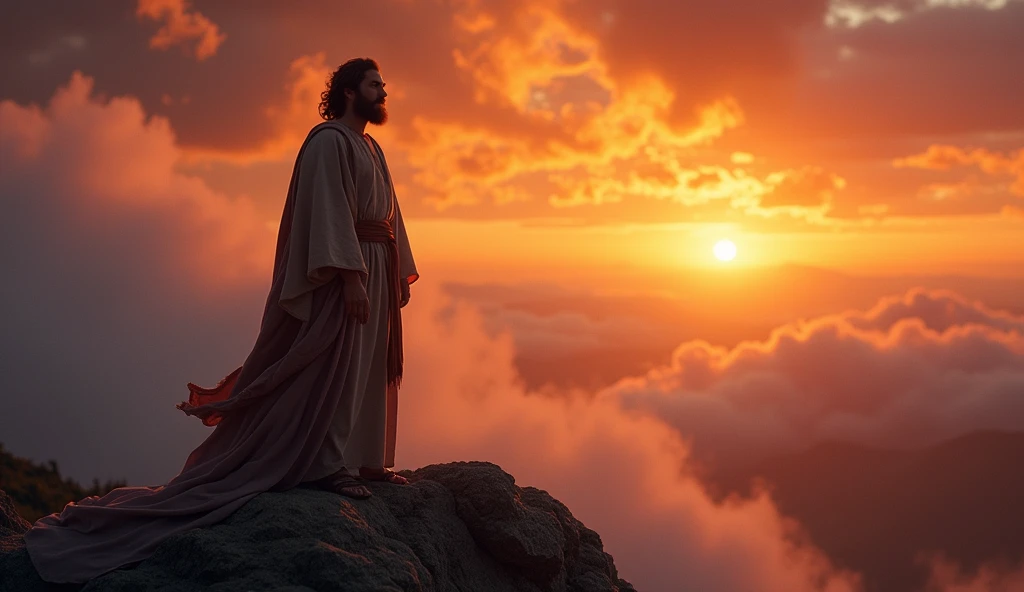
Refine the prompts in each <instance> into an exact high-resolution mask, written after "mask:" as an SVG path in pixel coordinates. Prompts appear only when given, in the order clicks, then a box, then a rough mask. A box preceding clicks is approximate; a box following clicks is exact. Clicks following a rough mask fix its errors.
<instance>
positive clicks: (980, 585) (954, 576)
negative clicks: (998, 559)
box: [924, 556, 1024, 592]
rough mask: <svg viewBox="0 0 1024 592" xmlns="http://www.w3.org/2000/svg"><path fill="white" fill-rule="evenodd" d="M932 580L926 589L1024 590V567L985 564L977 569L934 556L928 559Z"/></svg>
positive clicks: (957, 591)
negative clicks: (966, 567)
mask: <svg viewBox="0 0 1024 592" xmlns="http://www.w3.org/2000/svg"><path fill="white" fill-rule="evenodd" d="M928 567H929V580H928V585H927V587H926V588H925V590H924V592H1020V590H1024V568H1020V567H1018V568H1017V569H1009V568H1007V567H1006V566H1003V565H998V564H985V565H982V566H981V567H980V568H979V569H977V570H976V571H974V572H965V571H964V570H963V569H962V568H961V566H959V565H957V564H955V563H953V562H950V561H948V560H946V559H944V558H943V557H941V556H934V557H931V558H930V560H928Z"/></svg>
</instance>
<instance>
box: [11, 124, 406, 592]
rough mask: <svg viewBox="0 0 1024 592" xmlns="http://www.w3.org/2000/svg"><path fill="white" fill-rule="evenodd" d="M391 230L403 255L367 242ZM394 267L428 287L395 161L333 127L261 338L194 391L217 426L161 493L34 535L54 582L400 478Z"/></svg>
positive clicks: (55, 517) (305, 157) (277, 276)
mask: <svg viewBox="0 0 1024 592" xmlns="http://www.w3.org/2000/svg"><path fill="white" fill-rule="evenodd" d="M380 220H386V221H388V223H389V224H390V226H391V229H392V230H393V233H394V237H395V241H396V242H397V251H398V261H397V262H395V261H393V260H392V257H391V256H390V255H391V253H392V248H393V246H392V245H389V244H387V243H383V242H361V241H360V240H359V238H358V236H357V234H356V226H357V223H358V222H360V221H380ZM389 263H397V265H398V271H397V273H398V274H399V275H400V277H401V278H404V279H406V280H407V281H409V283H412V282H415V281H416V280H417V279H418V278H419V274H418V273H417V271H416V266H415V263H414V261H413V258H412V251H411V248H410V245H409V239H408V236H407V234H406V230H405V224H404V221H403V219H402V214H401V211H400V209H399V207H398V201H397V198H396V196H395V193H394V188H393V184H392V182H391V176H390V172H389V171H388V168H387V164H386V162H385V160H384V155H383V151H381V150H380V147H379V146H378V145H377V143H376V142H375V141H372V140H371V141H369V142H367V141H365V140H364V138H362V137H360V135H359V134H358V133H357V132H355V131H353V130H351V129H350V128H348V127H347V126H345V125H343V124H341V123H337V122H333V121H328V122H324V123H321V124H319V125H317V126H316V127H314V128H313V129H312V130H311V131H310V133H309V135H308V136H307V138H306V141H305V142H304V143H303V146H302V148H301V149H300V151H299V155H298V157H297V159H296V163H295V168H294V170H293V173H292V180H291V183H290V186H289V190H288V197H287V200H286V202H285V206H284V212H283V214H282V217H281V227H280V231H279V233H278V241H277V249H276V255H275V262H274V272H273V279H272V285H271V289H270V294H269V296H268V297H267V302H266V306H265V309H264V313H263V319H262V323H261V325H260V332H259V335H258V336H257V338H256V343H255V345H254V346H253V349H252V351H251V352H250V354H249V356H248V357H247V358H246V360H245V362H244V363H243V364H242V365H241V366H240V367H239V368H237V369H236V370H235V371H233V372H231V373H230V374H228V375H227V376H226V377H225V378H224V379H223V380H221V381H220V382H219V383H218V384H217V385H216V386H215V387H213V388H209V389H207V388H202V387H199V386H196V385H194V384H192V383H189V385H188V386H189V389H190V396H189V400H188V401H187V402H183V403H181V404H180V405H178V408H179V409H181V410H182V411H184V412H185V413H186V414H189V415H194V416H196V417H198V418H200V419H202V420H203V423H205V424H206V425H210V426H215V429H214V431H213V432H212V433H211V434H210V435H209V437H207V439H206V440H205V441H203V442H202V443H201V444H200V445H199V446H198V447H197V448H195V450H193V451H192V453H191V454H190V455H189V456H188V459H187V460H186V462H185V464H184V467H183V468H182V470H181V471H180V472H179V474H178V475H176V476H175V477H174V478H172V479H171V480H170V481H169V482H168V483H166V484H164V485H160V486H143V487H123V488H119V489H115V490H113V491H111V492H110V493H108V494H107V495H105V496H103V497H98V496H91V497H88V498H85V499H83V500H81V501H80V502H78V503H74V502H72V503H69V504H68V505H67V506H65V508H64V510H63V511H62V512H60V513H59V514H58V513H54V514H50V515H49V516H45V517H43V518H40V519H39V520H37V521H36V523H35V524H34V525H33V527H32V529H31V530H29V531H28V532H27V533H26V534H25V543H26V547H27V550H28V554H29V557H30V558H31V560H32V563H33V565H35V567H36V570H37V571H38V572H39V574H40V576H41V577H42V578H43V579H44V580H46V581H49V582H55V583H64V582H85V581H87V580H90V579H92V578H95V577H97V576H99V575H102V574H104V573H106V572H108V571H110V570H113V569H116V568H118V567H122V566H127V565H131V564H135V563H137V562H139V561H142V560H144V559H146V558H147V557H149V556H150V555H152V553H153V552H154V551H155V549H156V547H157V546H158V545H159V544H160V543H161V542H162V541H164V540H165V539H166V538H167V537H169V536H171V535H174V534H178V533H181V532H185V531H187V530H190V529H193V528H199V527H203V526H209V525H212V524H215V523H217V522H219V521H221V520H223V519H224V518H226V517H227V516H229V515H230V514H231V513H233V512H234V511H235V510H237V509H238V508H240V507H241V506H242V505H244V504H245V503H246V502H247V501H249V500H250V499H252V498H253V497H255V496H256V495H258V494H260V493H262V492H264V491H284V490H287V489H291V488H293V487H295V486H296V485H298V484H299V483H302V482H305V481H312V480H315V479H318V478H321V477H324V476H326V475H329V474H331V473H333V472H335V471H337V470H339V469H342V468H350V469H351V468H355V467H358V466H369V467H376V468H379V467H381V466H386V467H392V466H394V444H395V425H396V421H397V402H398V398H397V395H398V392H397V391H398V386H397V384H395V383H394V382H391V383H389V381H388V380H387V372H386V369H387V359H388V339H389V335H391V334H392V333H391V332H389V324H388V323H389V318H392V317H391V315H389V314H388V303H389V297H390V292H389V290H392V289H393V287H392V286H393V285H394V284H393V283H392V282H390V281H389V277H390V276H389V271H390V272H391V273H394V269H390V270H389ZM338 269H347V270H354V271H357V272H358V273H359V276H360V278H361V279H362V281H363V282H364V285H365V286H366V292H367V295H368V297H369V300H370V319H369V322H367V323H366V324H361V323H359V322H358V321H357V320H356V319H354V318H352V317H349V316H348V315H347V314H346V311H345V303H344V295H343V292H342V288H343V284H344V282H343V280H342V279H341V276H340V275H339V274H338Z"/></svg>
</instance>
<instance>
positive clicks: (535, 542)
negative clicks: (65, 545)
mask: <svg viewBox="0 0 1024 592" xmlns="http://www.w3.org/2000/svg"><path fill="white" fill-rule="evenodd" d="M402 474H403V475H405V476H406V477H407V478H409V479H410V481H411V483H410V485H409V486H404V487H403V486H396V485H390V484H383V483H372V484H370V485H369V487H370V489H371V490H372V491H373V493H374V495H373V497H371V498H369V499H367V500H352V499H349V498H346V497H342V496H339V495H335V494H332V493H329V492H322V491H314V490H308V489H294V490H291V491H287V492H282V493H271V492H268V493H264V494H261V495H259V496H257V497H256V498H254V499H253V500H252V501H250V502H249V503H248V504H246V505H245V506H244V507H242V508H241V509H239V510H238V511H237V512H235V513H234V514H233V515H232V516H230V517H229V518H228V519H226V520H224V521H223V522H221V523H220V524H217V525H215V526H212V527H210V528H202V529H196V530H192V531H190V532H186V533H184V534H181V535H178V536H175V537H172V538H170V539H168V540H167V541H165V542H164V543H163V544H162V545H161V546H160V547H159V548H158V549H157V551H156V553H155V554H154V555H153V556H152V557H150V558H149V559H147V560H146V561H144V562H142V563H140V564H138V565H137V566H135V567H133V568H130V569H122V570H117V571H115V572H112V573H109V574H106V575H104V576H103V577H100V578H97V579H96V580H93V581H92V582H89V583H88V584H86V585H85V586H84V587H81V586H66V585H64V586H54V585H49V584H46V583H45V582H42V581H41V580H40V579H39V576H38V575H37V574H36V573H35V570H34V569H33V568H32V564H31V562H30V561H29V558H28V555H27V553H26V552H25V549H24V543H23V540H22V533H23V532H24V531H25V530H26V529H27V528H28V524H27V523H26V522H25V521H24V520H22V519H21V518H20V517H18V515H17V513H16V512H14V510H13V505H12V504H11V503H10V501H9V499H7V498H6V496H5V495H3V493H2V492H0V513H2V514H0V544H2V545H3V546H2V547H0V589H2V590H4V591H6V590H12V591H18V592H33V591H43V590H74V589H78V588H81V589H82V590H87V591H89V592H92V591H128V590H133V591H134V590H147V591H154V592H156V591H171V590H199V589H203V590H210V591H214V592H215V591H218V590H222V591H228V590H290V591H294V592H298V591H300V590H301V591H314V590H315V591H318V592H319V591H324V592H329V591H343V590H344V591H357V592H358V591H364V590H365V591H370V590H374V591H376V590H395V591H397V590H424V591H425V590H436V591H439V592H443V591H449V590H451V591H467V592H470V591H472V592H478V591H487V592H502V591H509V592H512V591H523V590H525V591H538V592H540V591H566V592H626V591H632V590H633V587H632V586H631V585H630V584H629V583H627V582H625V581H624V580H622V579H620V578H619V577H618V574H617V572H616V569H615V565H614V563H613V561H612V557H611V556H610V555H608V554H607V553H605V552H604V550H603V548H602V545H601V538H600V537H599V536H598V534H597V533H596V532H594V531H592V530H590V529H588V528H587V527H585V526H584V525H583V524H582V523H580V522H579V521H578V520H576V519H575V518H573V516H572V513H571V512H569V509H568V508H566V507H565V506H564V505H563V504H561V503H560V502H559V501H558V500H555V499H554V498H552V497H551V496H550V495H548V494H547V493H546V492H544V491H542V490H539V489H535V488H533V487H519V486H517V485H516V484H515V480H514V479H513V478H512V476H511V475H509V474H507V473H505V472H504V471H502V470H501V468H499V467H498V466H496V465H493V464H490V463H483V462H460V463H449V464H441V465H430V466H427V467H424V468H421V469H419V470H417V471H414V472H410V471H403V472H402Z"/></svg>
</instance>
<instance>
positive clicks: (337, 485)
mask: <svg viewBox="0 0 1024 592" xmlns="http://www.w3.org/2000/svg"><path fill="white" fill-rule="evenodd" d="M311 485H313V486H314V487H316V488H317V489H323V490H325V491H330V492H331V493H337V494H339V495H344V496H346V497H351V498H355V499H366V498H368V497H370V496H371V495H373V494H372V493H370V490H369V489H367V488H366V486H365V485H363V484H362V483H360V482H359V479H356V478H355V477H353V476H352V475H350V474H349V473H348V471H346V470H344V469H342V470H340V471H338V472H337V473H334V474H333V475H328V476H326V477H324V478H322V479H318V480H316V481H313V482H312V483H311Z"/></svg>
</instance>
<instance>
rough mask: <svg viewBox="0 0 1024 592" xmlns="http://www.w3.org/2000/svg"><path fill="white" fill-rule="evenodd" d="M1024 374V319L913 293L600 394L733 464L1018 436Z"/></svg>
mask: <svg viewBox="0 0 1024 592" xmlns="http://www.w3.org/2000/svg"><path fill="white" fill-rule="evenodd" d="M1022 369H1024V317H1017V316H1013V315H1010V314H1007V313H1002V312H998V311H992V310H989V309H986V308H985V307H983V306H981V305H980V304H975V303H971V302H967V301H965V300H963V299H962V298H960V297H958V296H956V295H955V294H952V293H948V292H926V291H924V290H912V291H910V292H909V293H907V294H906V295H905V296H904V297H902V298H890V299H884V300H883V301H881V302H880V303H879V304H878V306H876V307H875V308H873V309H872V310H869V311H866V312H856V311H850V312H846V313H842V314H837V315H830V316H824V317H820V318H817V319H812V320H809V321H803V322H799V323H794V324H789V325H785V326H782V327H779V328H777V329H775V330H774V331H773V332H772V334H771V336H770V337H769V338H768V339H766V340H764V341H751V342H744V343H741V344H740V345H738V346H736V347H735V348H732V349H726V348H721V347H712V346H710V345H708V344H707V343H704V342H702V341H691V342H688V343H685V344H683V345H681V346H679V347H678V348H677V349H676V351H675V352H674V354H673V357H672V362H671V364H670V365H668V366H665V367H661V368H657V369H655V370H652V371H650V372H649V373H648V374H647V375H646V376H643V377H638V378H635V379H623V380H622V381H620V382H619V384H617V385H615V386H613V387H610V388H609V389H607V390H606V392H605V396H608V397H612V398H614V399H616V400H620V401H622V402H623V404H625V405H626V406H627V407H630V408H634V409H638V410H646V411H647V412H649V413H652V414H654V415H656V416H657V417H661V418H663V419H664V420H665V421H666V422H668V423H669V424H671V425H673V426H675V427H676V429H677V430H679V432H680V434H682V435H683V436H684V437H686V438H689V439H692V444H693V451H694V453H695V454H696V455H697V456H698V457H700V458H702V459H703V460H715V461H720V462H725V463H731V462H737V461H745V460H750V459H751V458H752V457H753V458H757V457H760V456H761V455H771V454H775V453H783V452H790V451H793V450H797V449H801V448H803V447H805V446H809V445H810V444H811V443H813V442H817V441H821V440H843V441H851V442H856V443H862V444H866V445H871V446H880V447H908V446H920V445H926V444H931V443H934V442H937V441H940V440H943V439H946V438H950V437H953V436H957V435H960V434H962V433H965V432H969V431H973V430H976V429H1006V430H1019V429H1022V428H1024V423H1022V418H1024V407H1022V405H1024V400H1022V399H1021V397H1020V396H1019V395H1020V392H1021V388H1022V387H1024V370H1022Z"/></svg>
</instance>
